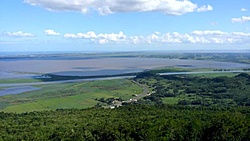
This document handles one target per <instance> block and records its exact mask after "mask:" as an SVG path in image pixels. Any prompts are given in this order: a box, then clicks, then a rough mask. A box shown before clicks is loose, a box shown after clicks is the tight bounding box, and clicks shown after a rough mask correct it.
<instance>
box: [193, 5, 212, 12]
mask: <svg viewBox="0 0 250 141" xmlns="http://www.w3.org/2000/svg"><path fill="white" fill-rule="evenodd" d="M212 10H213V7H212V6H211V5H207V6H206V5H203V6H202V7H200V8H198V9H197V12H206V11H212Z"/></svg>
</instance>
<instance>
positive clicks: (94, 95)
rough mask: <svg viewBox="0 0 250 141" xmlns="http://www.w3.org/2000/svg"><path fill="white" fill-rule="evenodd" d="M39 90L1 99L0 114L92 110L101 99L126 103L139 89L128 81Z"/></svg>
mask: <svg viewBox="0 0 250 141" xmlns="http://www.w3.org/2000/svg"><path fill="white" fill-rule="evenodd" d="M38 87H40V88H41V89H40V90H37V91H32V92H26V93H23V94H18V95H7V96H2V97H0V103H2V104H1V105H0V108H1V109H0V110H1V111H4V112H17V113H20V112H30V111H41V110H55V109H61V108H64V109H68V108H79V109H80V108H88V107H93V106H95V105H96V104H97V103H98V101H97V99H100V98H104V99H107V98H112V97H113V98H122V99H123V100H128V99H130V98H131V97H132V95H133V94H139V93H141V92H142V88H141V87H140V86H138V85H136V84H134V83H133V82H131V81H130V80H127V79H117V80H103V81H91V82H82V83H61V84H53V85H41V86H38Z"/></svg>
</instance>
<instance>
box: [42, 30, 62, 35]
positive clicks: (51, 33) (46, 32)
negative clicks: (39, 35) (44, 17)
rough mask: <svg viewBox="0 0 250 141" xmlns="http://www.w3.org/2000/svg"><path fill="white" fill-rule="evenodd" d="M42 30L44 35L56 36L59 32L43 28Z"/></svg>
mask: <svg viewBox="0 0 250 141" xmlns="http://www.w3.org/2000/svg"><path fill="white" fill-rule="evenodd" d="M44 32H45V34H46V35H50V36H58V35H60V33H58V32H55V31H54V30H52V29H47V30H44Z"/></svg>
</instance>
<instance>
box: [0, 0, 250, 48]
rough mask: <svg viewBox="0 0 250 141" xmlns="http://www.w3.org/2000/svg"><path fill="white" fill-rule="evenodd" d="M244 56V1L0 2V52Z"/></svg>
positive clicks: (249, 5) (248, 12)
mask: <svg viewBox="0 0 250 141" xmlns="http://www.w3.org/2000/svg"><path fill="white" fill-rule="evenodd" d="M245 49H247V50H249V49H250V1H249V0H237V1H236V0H227V1H222V0H220V1H218V0H202V1H198V0H88V1H87V2H86V0H1V1H0V51H7V52H8V51H132V50H133V51H137V50H138V51H140V50H245Z"/></svg>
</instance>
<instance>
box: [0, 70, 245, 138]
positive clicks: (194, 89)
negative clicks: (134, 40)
mask: <svg viewBox="0 0 250 141" xmlns="http://www.w3.org/2000/svg"><path fill="white" fill-rule="evenodd" d="M134 80H135V81H137V82H139V83H141V84H143V85H147V86H148V88H149V89H150V92H152V94H151V95H149V96H146V97H144V98H143V99H140V100H139V101H137V102H133V103H127V104H126V105H123V106H121V107H118V108H114V109H110V108H102V107H98V105H97V106H96V107H93V108H88V109H57V110H51V111H40V112H26V113H21V114H16V113H5V112H0V141H1V140H4V141H5V140H55V141H60V140H87V141H95V140H98V141H101V140H103V141H107V140H110V141H114V140H131V141H132V140H170V141H174V140H175V141H188V140H204V141H205V140H209V141H210V140H213V141H214V140H215V141H216V140H241V141H249V140H250V134H249V133H250V107H249V106H250V95H249V94H250V87H249V86H250V75H249V74H247V73H241V74H237V75H234V76H230V77H228V76H220V77H206V76H192V75H165V76H161V75H157V74H156V73H155V72H150V71H149V72H143V73H140V74H139V75H137V77H136V78H135V79H134ZM103 100H104V101H105V99H100V100H99V101H103ZM106 100H110V99H106ZM171 100H172V101H176V103H174V102H172V103H171ZM110 102H111V103H112V101H110ZM173 103H174V104H173Z"/></svg>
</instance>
